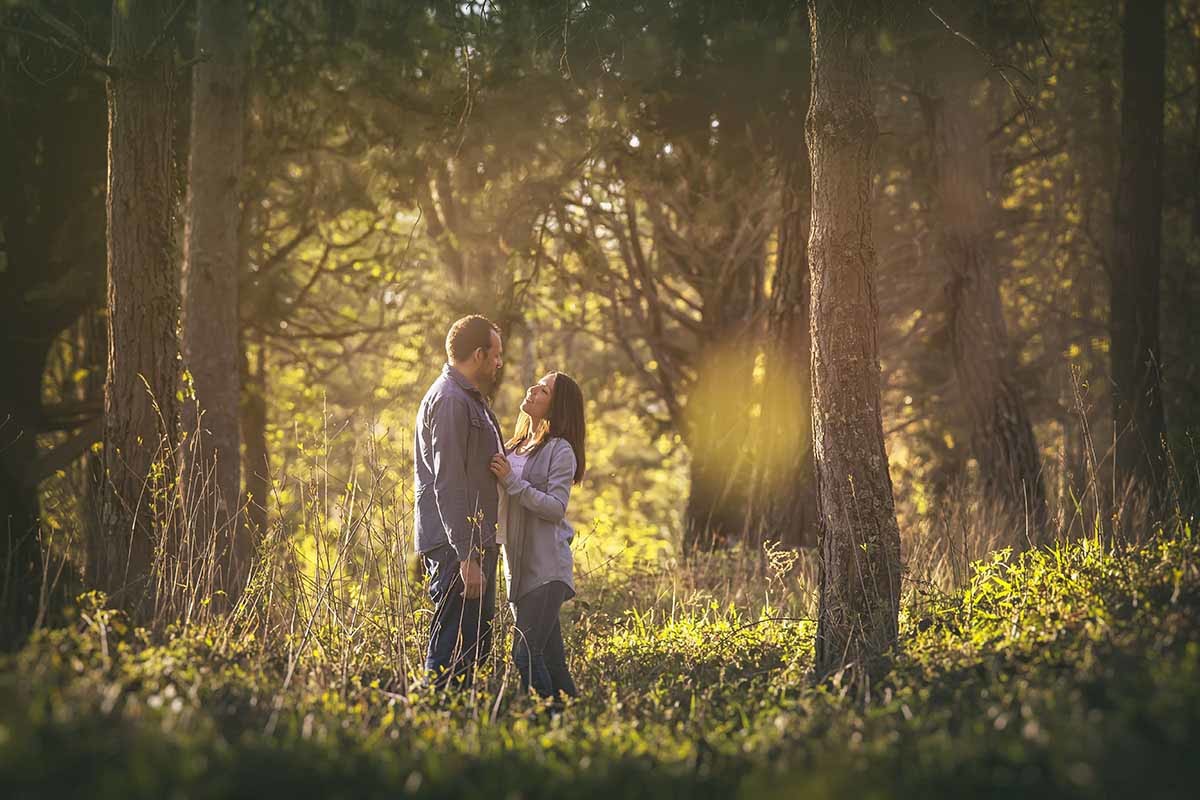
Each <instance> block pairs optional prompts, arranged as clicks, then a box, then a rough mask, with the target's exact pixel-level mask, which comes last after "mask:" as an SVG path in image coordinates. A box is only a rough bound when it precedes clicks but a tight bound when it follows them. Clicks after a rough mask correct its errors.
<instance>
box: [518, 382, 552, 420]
mask: <svg viewBox="0 0 1200 800" xmlns="http://www.w3.org/2000/svg"><path fill="white" fill-rule="evenodd" d="M553 397H554V376H553V375H547V376H546V377H544V378H542V379H541V380H540V381H538V382H537V383H535V384H534V385H533V386H530V387H529V391H527V392H525V400H524V401H523V402H522V403H521V410H522V411H524V412H525V413H526V414H528V415H529V416H531V417H533V418H534V419H545V418H546V417H547V415H549V413H550V400H551V399H552V398H553Z"/></svg>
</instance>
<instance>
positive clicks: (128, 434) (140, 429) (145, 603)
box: [91, 0, 179, 616]
mask: <svg viewBox="0 0 1200 800" xmlns="http://www.w3.org/2000/svg"><path fill="white" fill-rule="evenodd" d="M175 6H176V3H173V2H169V0H121V1H120V2H114V3H113V20H112V50H111V53H110V55H109V64H110V66H111V67H112V68H113V69H114V70H115V73H114V75H113V77H111V78H110V80H109V85H108V101H109V110H108V160H109V168H108V196H107V211H108V324H109V349H108V376H107V379H106V381H105V385H104V416H105V420H104V480H105V489H104V492H103V498H102V503H101V526H102V528H103V530H102V532H101V533H102V539H101V541H98V542H94V543H93V545H94V546H93V547H92V553H91V557H92V566H93V574H94V578H95V582H96V584H97V585H98V586H99V587H100V588H103V589H105V590H107V591H108V592H109V594H110V596H112V597H114V598H115V599H117V602H119V603H120V605H122V606H123V607H125V608H126V609H128V610H129V611H131V612H132V613H133V614H134V615H135V616H144V615H146V614H148V613H149V612H150V611H152V610H153V605H154V604H153V599H154V597H153V596H154V590H155V588H156V587H155V585H154V584H155V581H154V580H153V575H152V567H153V560H154V557H155V554H156V552H155V551H156V549H157V548H167V547H169V546H170V545H171V542H170V540H169V538H168V537H167V536H166V525H167V523H168V522H169V518H170V514H169V513H168V507H169V503H171V502H172V496H171V493H172V491H173V480H174V475H175V474H176V466H175V463H174V458H175V447H174V443H175V441H176V438H177V427H178V409H179V403H178V401H177V399H176V392H177V390H178V367H177V363H178V362H177V359H178V357H179V340H178V335H177V333H176V326H177V323H178V320H179V267H178V262H177V260H176V254H175V252H174V246H173V242H172V219H171V216H172V215H171V212H172V201H171V191H172V187H173V183H172V172H171V171H172V166H173V162H172V156H171V132H172V127H173V124H174V96H175V65H174V61H173V58H172V50H171V48H170V47H169V46H168V45H169V37H167V36H166V34H165V29H166V26H167V22H168V19H169V18H170V15H171V12H172V11H173V10H174V9H175ZM160 552H163V551H160Z"/></svg>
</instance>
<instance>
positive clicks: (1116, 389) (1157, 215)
mask: <svg viewBox="0 0 1200 800" xmlns="http://www.w3.org/2000/svg"><path fill="white" fill-rule="evenodd" d="M1165 15H1166V3H1165V0H1147V2H1144V3H1132V2H1127V3H1126V4H1125V14H1124V17H1123V27H1124V42H1123V45H1122V52H1123V57H1124V64H1123V68H1122V95H1121V171H1120V176H1119V177H1118V179H1117V200H1116V239H1115V243H1114V252H1113V256H1114V263H1113V269H1112V311H1111V317H1110V325H1111V335H1112V342H1111V346H1110V350H1109V352H1110V359H1111V364H1112V385H1113V424H1114V425H1115V426H1116V436H1117V446H1116V454H1115V469H1116V480H1117V485H1118V486H1119V487H1121V489H1122V490H1124V489H1126V488H1127V487H1132V488H1133V489H1134V490H1135V491H1138V492H1144V493H1146V495H1147V496H1148V497H1150V498H1151V500H1152V502H1155V501H1156V500H1157V498H1159V497H1161V494H1162V491H1163V489H1164V488H1165V487H1164V486H1163V483H1164V481H1165V477H1166V470H1165V469H1164V463H1163V449H1162V437H1163V434H1164V431H1165V423H1164V419H1163V403H1162V389H1161V385H1160V376H1159V366H1160V364H1159V352H1160V351H1159V341H1158V316H1159V271H1160V261H1161V251H1162V230H1161V229H1162V207H1163V156H1164V153H1163V93H1164V81H1165V78H1164V71H1165V57H1166V23H1165Z"/></svg>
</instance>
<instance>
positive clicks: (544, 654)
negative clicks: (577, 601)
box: [512, 581, 576, 699]
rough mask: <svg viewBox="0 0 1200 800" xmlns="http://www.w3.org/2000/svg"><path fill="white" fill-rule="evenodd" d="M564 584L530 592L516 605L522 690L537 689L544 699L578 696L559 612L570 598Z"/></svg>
mask: <svg viewBox="0 0 1200 800" xmlns="http://www.w3.org/2000/svg"><path fill="white" fill-rule="evenodd" d="M570 593H571V590H570V588H569V587H568V586H567V585H566V584H565V583H563V582H562V581H551V582H550V583H547V584H545V585H544V586H539V587H538V588H536V589H534V590H532V591H530V592H528V593H527V594H526V595H525V596H524V597H522V598H521V599H520V600H518V601H517V602H516V603H515V604H514V605H515V606H516V617H517V621H516V630H514V631H513V654H512V655H513V663H514V664H516V666H517V673H518V674H519V675H520V676H521V691H522V692H528V691H529V690H530V688H531V687H532V688H533V691H535V692H536V693H537V694H539V695H541V696H542V697H553V698H556V699H557V698H558V696H559V694H565V695H566V696H567V697H574V696H575V695H576V689H575V681H574V680H572V678H571V671H570V670H569V669H568V668H567V654H566V651H565V649H564V648H563V638H562V625H561V624H560V623H559V620H558V612H559V610H560V609H561V608H562V604H563V602H564V601H565V600H566V599H567V597H568V596H570Z"/></svg>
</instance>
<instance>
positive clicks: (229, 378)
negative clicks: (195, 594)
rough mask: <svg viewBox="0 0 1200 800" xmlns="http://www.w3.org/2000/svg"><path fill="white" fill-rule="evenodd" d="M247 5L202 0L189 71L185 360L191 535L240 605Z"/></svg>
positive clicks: (243, 565)
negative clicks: (190, 397)
mask: <svg viewBox="0 0 1200 800" xmlns="http://www.w3.org/2000/svg"><path fill="white" fill-rule="evenodd" d="M246 28H247V24H246V8H245V4H244V3H243V2H240V0H201V2H200V3H199V6H198V19H197V27H196V51H197V52H203V53H205V54H207V56H208V58H207V59H206V60H204V61H201V62H200V63H198V64H197V65H196V66H195V67H194V68H193V71H192V124H191V153H190V155H189V158H188V201H187V226H186V230H185V233H184V258H183V309H182V321H183V324H182V328H183V356H184V366H185V368H186V369H187V370H188V371H189V373H190V374H191V379H192V386H193V388H194V391H195V399H194V402H193V401H189V402H186V403H185V404H184V416H183V431H184V432H185V434H186V435H187V436H188V437H189V440H188V442H187V444H186V446H185V447H184V451H183V452H184V457H185V464H184V472H183V476H182V477H183V480H184V482H185V483H186V484H187V486H188V489H187V498H188V508H189V511H190V513H189V514H188V516H187V524H188V525H189V526H190V527H192V531H191V534H192V537H193V538H195V539H197V540H199V541H201V542H204V543H206V545H207V544H208V543H210V542H211V550H209V548H208V547H205V548H204V549H205V550H206V551H208V552H211V553H212V554H213V556H214V561H215V563H212V564H207V565H205V572H206V574H208V575H210V576H211V586H212V589H214V590H223V591H224V592H225V593H226V595H225V596H226V599H227V601H228V602H229V603H234V602H236V601H237V597H238V595H239V593H240V590H241V587H242V585H243V584H244V582H245V575H246V572H247V569H248V566H249V559H250V555H251V546H250V542H249V540H248V539H247V538H246V537H245V536H243V535H242V529H240V528H239V525H238V520H237V513H238V506H239V500H240V496H241V472H240V465H241V453H240V449H241V444H240V436H239V433H238V424H239V414H238V405H239V401H240V386H239V383H240V381H239V375H240V372H241V370H240V366H241V364H240V361H241V352H240V346H239V342H238V278H239V275H238V269H239V265H240V263H241V241H240V237H239V232H240V228H241V209H240V207H239V205H240V203H239V199H240V193H239V185H238V184H239V176H240V175H241V170H242V141H243V130H244V127H245V126H244V121H245V105H246V104H245V97H246V93H245V80H246V49H247V48H246Z"/></svg>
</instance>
